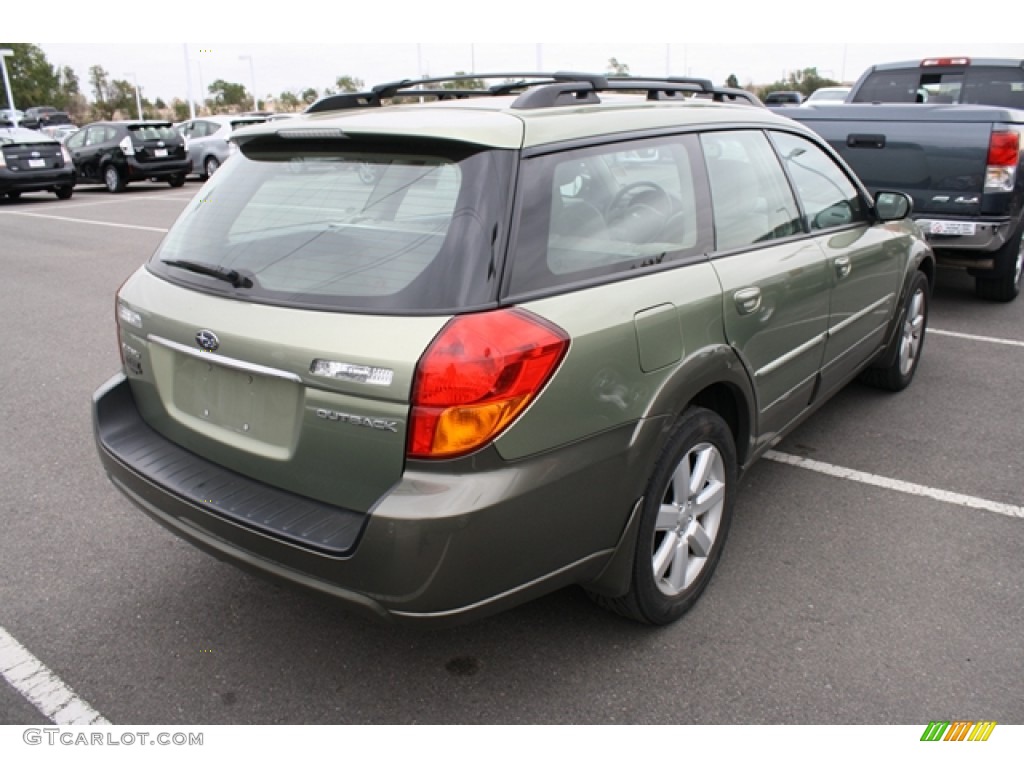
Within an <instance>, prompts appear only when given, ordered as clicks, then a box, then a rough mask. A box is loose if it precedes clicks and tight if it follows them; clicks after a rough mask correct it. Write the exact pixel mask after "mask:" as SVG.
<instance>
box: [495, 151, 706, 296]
mask: <svg viewBox="0 0 1024 768" xmlns="http://www.w3.org/2000/svg"><path fill="white" fill-rule="evenodd" d="M695 156H697V155H696V140H695V138H694V137H692V136H680V137H671V138H662V139H646V140H642V141H634V142H623V143H616V144H612V145H605V146H602V147H593V148H587V149H581V150H574V151H566V152H560V153H556V154H549V155H544V156H539V157H533V158H529V159H527V160H524V162H523V169H522V183H521V187H520V192H519V199H520V200H522V201H523V203H522V205H521V207H520V210H519V213H518V222H519V225H518V229H517V232H518V234H517V242H516V247H515V255H514V256H513V260H512V275H511V279H510V283H509V288H510V291H511V292H512V293H513V294H519V293H526V292H531V291H537V290H546V289H550V288H553V287H556V286H560V285H565V284H569V283H573V282H577V281H580V280H584V279H589V278H598V277H602V276H605V275H615V274H621V273H624V272H629V271H631V270H637V269H642V268H644V267H651V266H655V265H658V264H662V263H665V262H669V261H672V260H676V259H680V258H683V257H686V256H689V255H695V254H700V253H703V252H704V251H705V250H706V245H707V241H708V239H709V238H708V237H707V236H705V237H702V232H701V228H700V221H701V216H700V210H699V201H700V200H701V199H703V198H704V197H706V196H704V195H701V194H700V189H701V187H699V184H701V183H702V182H701V180H700V178H699V177H700V175H699V174H695V173H694V165H695V164H694V157H695ZM698 162H699V161H698ZM698 167H699V166H698Z"/></svg>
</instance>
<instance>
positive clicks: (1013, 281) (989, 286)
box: [974, 223, 1024, 301]
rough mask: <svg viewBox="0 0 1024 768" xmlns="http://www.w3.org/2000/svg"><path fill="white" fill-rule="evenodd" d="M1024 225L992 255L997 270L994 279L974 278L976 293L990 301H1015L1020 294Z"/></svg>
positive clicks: (980, 276) (1023, 267)
mask: <svg viewBox="0 0 1024 768" xmlns="http://www.w3.org/2000/svg"><path fill="white" fill-rule="evenodd" d="M1022 235H1024V223H1022V224H1021V225H1020V226H1018V227H1017V232H1016V234H1014V235H1013V237H1011V238H1010V239H1009V240H1007V241H1006V242H1005V243H1003V246H1002V247H1001V248H1000V249H999V250H998V251H996V252H995V253H994V254H992V260H993V261H994V262H995V269H993V270H992V273H990V274H992V275H994V276H992V277H988V276H982V275H978V276H976V277H975V278H974V293H975V294H976V295H977V296H978V298H980V299H987V300H988V301H1013V300H1014V299H1015V298H1017V295H1018V294H1019V293H1020V283H1021V272H1022V271H1024V237H1022Z"/></svg>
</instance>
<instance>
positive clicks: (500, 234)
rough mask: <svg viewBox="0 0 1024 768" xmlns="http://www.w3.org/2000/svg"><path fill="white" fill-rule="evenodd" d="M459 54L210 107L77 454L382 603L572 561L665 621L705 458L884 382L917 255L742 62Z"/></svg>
mask: <svg viewBox="0 0 1024 768" xmlns="http://www.w3.org/2000/svg"><path fill="white" fill-rule="evenodd" d="M467 78H468V76H466V75H459V76H458V78H451V79H449V80H452V81H453V82H447V81H445V80H444V79H443V78H435V79H430V80H424V81H415V82H412V81H404V82H401V83H393V84H386V85H382V86H378V87H376V88H374V89H372V90H370V91H368V92H366V93H359V94H342V95H338V96H333V97H328V98H327V99H325V100H322V101H321V102H319V103H317V104H315V105H314V106H313V107H311V108H310V110H309V111H308V113H307V114H305V115H304V116H302V117H300V118H297V119H295V120H290V121H279V122H269V123H264V124H261V125H258V126H254V127H250V128H244V129H242V130H239V131H238V132H237V133H236V134H235V141H236V142H237V145H238V152H236V153H235V154H234V155H233V156H232V157H231V158H230V160H229V161H228V162H227V163H225V165H224V166H223V168H222V169H221V170H220V171H218V173H217V174H216V175H215V176H213V177H212V178H211V179H210V181H209V182H208V183H207V184H206V185H205V186H203V187H202V189H201V190H200V191H199V193H198V194H197V195H196V197H195V198H194V199H193V200H192V201H191V202H190V203H189V204H188V206H187V208H186V209H185V210H184V212H183V213H182V214H181V216H180V218H179V219H178V220H177V222H176V223H175V224H174V226H173V227H172V229H171V230H170V231H169V232H168V234H167V236H166V238H165V239H164V241H163V242H162V243H161V245H160V246H159V248H158V249H157V251H156V253H155V254H154V255H153V256H152V258H151V259H150V260H149V262H148V263H147V264H145V265H144V266H143V267H142V268H140V269H139V270H138V272H136V273H135V274H134V275H133V276H132V277H130V278H129V279H128V280H127V281H126V282H125V283H124V285H123V286H122V287H121V288H120V290H119V291H118V294H117V300H116V319H117V333H118V345H119V347H120V352H121V359H122V363H123V365H122V370H121V371H120V372H119V373H118V374H117V375H116V376H114V377H113V378H111V379H110V380H109V381H108V382H106V383H105V384H104V385H103V386H102V387H101V388H100V389H99V390H98V391H97V392H96V394H95V396H94V402H93V413H94V424H95V433H96V439H97V444H98V448H99V454H100V458H101V460H102V463H103V466H104V467H105V469H106V472H107V473H108V474H109V476H110V479H111V480H112V481H113V483H114V485H115V486H116V487H117V488H119V489H120V490H121V491H123V492H124V494H125V495H126V496H127V497H128V498H129V499H131V500H132V501H133V502H135V504H137V505H138V506H139V507H140V508H141V509H142V510H143V511H144V512H146V513H147V514H148V515H150V516H151V517H152V518H154V519H155V520H156V521H158V522H159V523H161V524H162V525H164V526H165V527H167V528H169V529H170V530H171V531H172V532H174V533H175V534H177V535H178V536H181V537H182V538H184V539H186V540H188V541H190V542H192V543H193V544H195V545H197V546H199V547H201V548H202V549H204V550H206V551H208V552H210V553H212V554H214V555H215V556H217V557H219V558H223V559H225V560H227V561H230V562H232V563H234V564H236V565H239V566H242V567H246V568H249V569H253V570H255V571H257V572H259V573H262V574H263V575H265V576H268V577H271V578H274V579H278V580H282V581H284V582H287V583H290V584H293V585H299V586H302V587H305V588H309V589H312V590H316V591H318V592H320V593H323V594H326V595H331V596H334V597H336V598H338V599H339V600H340V601H343V602H344V603H346V604H348V605H350V606H353V607H358V608H361V609H365V610H367V611H368V612H370V613H372V614H375V615H378V616H381V617H387V618H391V619H395V620H406V621H416V622H426V621H431V622H443V621H455V620H461V619H466V618H469V617H475V616H481V615H486V614H489V613H493V612H495V611H498V610H500V609H503V608H507V607H509V606H512V605H515V604H517V603H521V602H523V601H526V600H529V599H531V598H534V597H536V596H539V595H542V594H544V593H547V592H550V591H552V590H556V589H559V588H562V587H565V586H567V585H572V584H578V585H581V586H582V587H583V588H584V589H586V590H587V591H588V592H589V593H590V594H591V595H593V596H594V597H595V600H596V601H597V602H598V603H600V604H601V605H604V606H606V607H608V608H610V609H612V610H614V611H617V612H618V613H620V614H623V615H625V616H628V617H631V618H633V619H636V620H638V621H641V622H647V623H653V624H665V623H668V622H671V621H673V620H675V619H677V618H678V617H679V616H680V615H682V614H683V613H684V612H685V611H686V610H687V609H688V608H689V607H690V606H691V605H693V603H694V601H695V600H696V599H697V598H698V597H699V595H700V593H701V592H702V591H703V590H704V588H705V587H706V586H707V584H708V582H709V580H710V579H711V576H712V572H713V570H714V568H715V565H716V563H717V562H718V561H719V559H720V557H721V554H722V548H723V545H724V543H725V540H726V535H727V533H728V530H729V524H730V519H731V516H732V510H733V505H734V502H735V493H736V488H737V478H738V477H739V475H740V474H741V473H742V472H743V471H744V470H745V469H746V468H747V467H749V466H750V465H751V463H752V462H754V461H755V460H756V459H757V458H758V457H759V456H760V455H761V454H763V453H764V452H765V451H766V450H768V448H769V447H770V446H771V445H772V444H773V442H775V441H776V440H777V439H779V438H780V437H781V436H782V435H784V434H786V432H787V431H788V430H791V429H792V428H793V427H794V426H795V425H797V424H798V423H800V422H801V421H802V420H803V419H804V418H805V417H807V416H808V415H809V414H810V413H811V412H813V411H814V410H815V409H816V408H818V407H819V406H820V405H821V404H822V403H824V402H825V401H826V400H827V399H828V398H829V397H830V396H832V395H833V394H835V393H836V392H837V391H838V390H840V389H841V388H842V387H843V386H844V385H846V384H847V383H848V382H849V381H850V380H851V379H853V378H855V377H857V376H861V377H862V378H864V379H865V380H867V381H869V382H871V383H874V384H877V385H879V386H882V387H884V388H887V389H891V390H900V389H903V388H904V387H906V386H907V384H909V383H910V381H911V379H912V378H913V376H914V372H915V370H916V368H917V365H918V362H919V360H920V354H921V349H922V343H923V341H924V334H925V325H926V319H927V309H928V303H929V296H930V284H931V281H932V276H933V273H934V262H933V257H932V253H931V251H930V250H929V248H928V246H927V245H926V244H925V242H924V240H923V239H922V237H921V236H920V234H919V232H918V230H917V228H916V225H914V224H913V223H912V222H911V221H910V220H909V218H908V214H909V213H910V201H909V199H908V198H907V197H906V196H904V195H902V194H900V193H898V192H892V193H887V192H880V193H879V194H878V195H876V197H875V198H874V199H872V198H871V197H870V195H869V194H868V193H867V192H866V190H865V188H864V187H863V186H862V185H861V184H860V182H859V181H858V180H857V178H856V177H855V176H854V175H853V174H852V173H851V171H850V170H849V168H848V167H847V166H846V165H844V163H843V161H842V160H841V159H840V158H839V157H838V156H837V155H836V154H835V153H834V152H833V151H832V150H831V149H830V148H829V146H828V145H827V144H826V143H825V142H824V141H822V140H821V139H820V138H819V137H818V136H816V135H815V134H814V133H812V132H811V131H810V130H808V129H806V128H804V127H803V126H801V125H799V124H797V123H795V122H792V121H790V120H788V119H786V118H783V117H779V116H776V115H773V114H772V113H771V112H770V111H769V110H767V109H764V108H763V107H762V106H760V105H759V104H758V103H757V101H756V99H753V98H747V96H748V95H747V94H744V93H743V92H741V91H734V90H730V89H724V88H716V87H714V86H712V85H711V83H709V82H707V81H702V80H682V79H671V78H670V79H649V78H647V79H641V78H608V77H603V76H599V75H587V74H579V73H556V74H525V75H520V74H513V75H501V76H490V75H484V76H475V78H474V79H475V80H476V81H477V82H479V83H483V84H484V87H478V88H464V87H460V86H464V85H465V84H466V83H465V82H464V81H465V80H467ZM456 79H457V80H459V81H463V82H461V83H460V82H454V80H456ZM494 81H497V82H494ZM488 82H493V84H492V85H490V86H488V85H487V83H488ZM367 168H372V169H373V171H374V173H373V178H372V180H371V182H370V183H367V182H366V181H365V180H364V179H365V178H367V174H366V173H365V171H366V169H367Z"/></svg>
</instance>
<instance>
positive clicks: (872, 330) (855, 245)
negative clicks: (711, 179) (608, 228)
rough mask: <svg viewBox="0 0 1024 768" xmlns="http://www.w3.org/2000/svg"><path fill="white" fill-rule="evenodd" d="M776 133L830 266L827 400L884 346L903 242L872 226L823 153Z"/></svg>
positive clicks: (850, 186) (855, 193)
mask: <svg viewBox="0 0 1024 768" xmlns="http://www.w3.org/2000/svg"><path fill="white" fill-rule="evenodd" d="M771 135H772V140H773V142H774V144H775V146H776V148H777V149H778V151H779V156H780V158H781V160H782V164H783V167H784V168H785V170H786V173H787V174H788V176H789V178H790V179H791V181H792V182H793V187H794V188H795V190H796V193H797V197H798V199H799V201H800V204H801V207H802V210H803V214H804V218H805V224H806V226H807V228H808V229H809V230H810V232H811V234H812V235H813V236H814V241H815V242H816V243H817V245H818V247H820V248H821V250H822V252H823V253H824V255H825V259H826V262H827V263H828V277H829V281H830V283H831V291H830V294H831V295H830V301H829V322H828V339H827V340H826V343H825V359H824V361H823V364H822V381H821V393H822V394H827V393H828V392H830V391H831V390H833V389H835V388H837V387H840V386H842V385H843V384H845V383H846V382H847V381H848V380H849V378H850V377H851V376H852V375H853V374H855V373H856V372H857V371H858V370H859V369H860V368H861V367H862V366H863V364H864V363H865V362H866V361H867V360H868V359H869V358H870V357H871V356H873V355H874V354H875V353H876V352H877V351H878V349H879V348H881V346H882V344H883V341H884V336H885V331H886V328H887V327H888V323H889V318H890V317H892V313H893V311H894V309H893V308H894V305H895V303H896V301H897V295H898V292H899V288H900V279H901V276H902V274H903V265H902V263H901V261H900V257H899V253H900V252H901V251H902V249H901V248H900V247H899V246H898V243H897V240H898V239H900V236H899V235H897V234H895V233H893V232H891V231H889V230H888V229H886V228H885V227H881V226H873V225H872V223H871V214H870V209H869V206H868V202H867V200H866V199H864V197H863V195H862V194H861V193H860V191H859V190H858V189H857V186H856V185H855V184H854V183H853V182H852V181H851V180H850V178H849V177H848V176H847V175H846V173H845V172H844V171H843V169H842V168H841V167H840V166H839V165H838V164H837V163H836V162H835V160H834V159H833V158H832V157H831V156H830V155H829V154H828V153H827V152H825V151H824V150H823V149H822V148H821V147H819V146H817V145H816V144H814V143H813V142H812V141H810V140H809V139H807V138H804V137H802V136H796V135H793V134H789V133H784V132H781V131H776V132H773V133H772V134H771Z"/></svg>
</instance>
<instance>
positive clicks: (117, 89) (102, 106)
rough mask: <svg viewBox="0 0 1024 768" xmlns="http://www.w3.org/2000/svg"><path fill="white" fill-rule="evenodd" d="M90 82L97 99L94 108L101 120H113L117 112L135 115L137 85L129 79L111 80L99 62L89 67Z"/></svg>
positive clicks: (95, 113)
mask: <svg viewBox="0 0 1024 768" xmlns="http://www.w3.org/2000/svg"><path fill="white" fill-rule="evenodd" d="M89 83H90V85H92V92H93V94H95V96H96V99H95V100H94V101H93V105H92V110H93V113H94V115H95V116H96V117H97V119H99V120H112V119H113V118H114V114H115V113H116V112H122V113H125V114H130V115H133V116H134V113H135V86H134V85H132V84H131V83H129V82H128V81H127V80H113V81H112V80H110V79H109V75H108V74H107V70H105V69H104V68H103V67H101V66H100V65H99V64H94V65H93V66H91V67H89Z"/></svg>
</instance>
